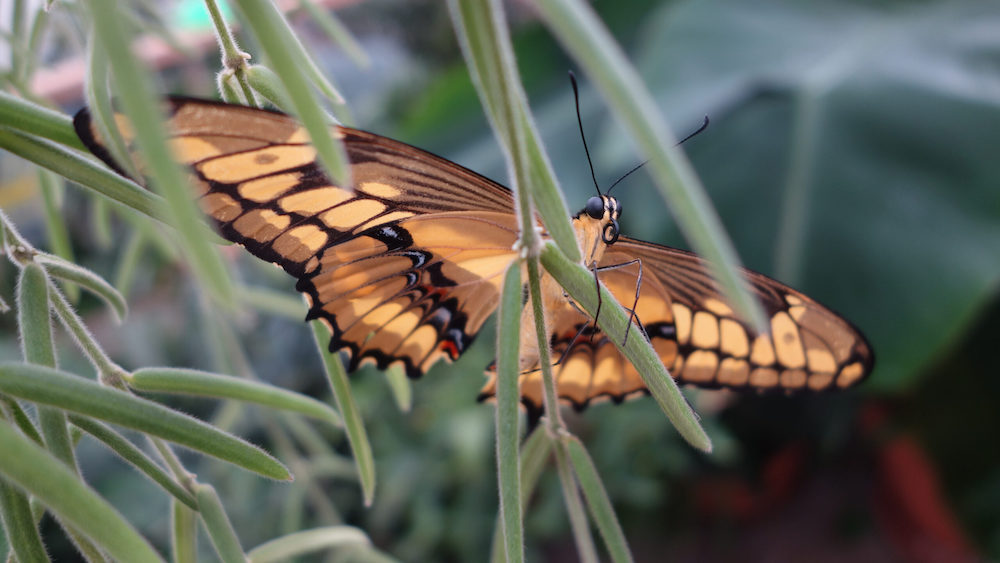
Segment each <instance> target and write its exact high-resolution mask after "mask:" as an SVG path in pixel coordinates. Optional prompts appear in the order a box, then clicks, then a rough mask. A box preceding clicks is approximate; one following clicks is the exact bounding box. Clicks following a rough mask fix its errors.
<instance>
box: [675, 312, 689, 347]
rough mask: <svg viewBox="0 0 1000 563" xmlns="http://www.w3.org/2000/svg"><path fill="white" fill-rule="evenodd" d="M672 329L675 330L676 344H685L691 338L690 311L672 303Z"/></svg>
mask: <svg viewBox="0 0 1000 563" xmlns="http://www.w3.org/2000/svg"><path fill="white" fill-rule="evenodd" d="M673 310H674V327H675V328H677V342H680V343H681V344H687V342H688V339H689V338H691V309H688V308H687V307H685V306H684V305H679V304H677V303H674V305H673Z"/></svg>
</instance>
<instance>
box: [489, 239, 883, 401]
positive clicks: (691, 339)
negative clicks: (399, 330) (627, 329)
mask: <svg viewBox="0 0 1000 563" xmlns="http://www.w3.org/2000/svg"><path fill="white" fill-rule="evenodd" d="M636 260H638V261H640V262H641V263H642V268H643V276H642V281H641V284H640V283H639V281H638V266H637V265H635V264H634V263H633V262H634V261H636ZM628 263H633V264H632V265H630V266H628V267H615V266H618V265H621V264H628ZM597 266H598V271H599V274H598V275H599V278H600V280H601V283H602V284H604V285H605V286H606V287H607V288H608V290H609V291H610V292H611V293H612V294H613V295H615V297H616V299H617V300H618V301H619V302H620V303H622V304H623V305H624V306H626V307H628V306H630V305H631V304H632V303H633V302H635V313H636V317H635V318H636V321H635V326H633V327H632V329H633V332H632V334H633V335H638V334H640V333H641V331H644V332H645V335H646V337H648V338H649V341H650V343H651V344H652V346H653V349H654V350H655V351H656V352H657V354H658V355H659V357H660V359H661V360H662V361H663V363H664V365H665V366H666V367H667V368H668V370H669V371H670V373H671V375H672V376H673V377H674V378H675V379H676V380H677V381H678V382H679V383H687V384H691V385H695V386H698V387H703V388H727V389H737V390H739V389H742V390H755V391H769V390H776V391H786V392H793V391H800V390H810V391H824V390H828V389H843V388H846V387H850V386H853V385H855V384H857V383H858V382H860V381H861V380H862V379H864V378H865V377H866V376H867V375H868V374H869V373H871V370H872V367H873V365H874V355H873V352H872V349H871V346H870V345H869V344H868V342H867V341H866V339H865V337H864V336H863V335H862V334H861V332H860V331H858V330H857V329H856V328H855V327H854V326H852V325H851V324H850V323H849V322H847V321H846V320H844V319H843V318H842V317H840V316H839V315H837V314H836V313H833V312H832V311H830V310H829V309H828V308H826V307H824V306H823V305H821V304H819V303H817V302H816V301H815V300H813V299H811V298H809V297H807V296H806V295H804V294H802V293H800V292H798V291H796V290H794V289H792V288H790V287H788V286H786V285H784V284H782V283H780V282H778V281H775V280H773V279H771V278H768V277H767V276H764V275H762V274H758V273H756V272H752V271H749V270H744V271H743V274H744V276H745V278H746V279H747V281H748V282H749V284H750V287H751V289H752V291H753V292H754V293H755V294H756V296H757V297H758V298H759V299H760V301H761V304H762V305H763V307H764V310H765V313H766V315H767V316H768V321H769V325H770V326H769V328H770V334H762V335H756V334H755V333H754V332H753V330H752V329H751V328H750V326H749V325H748V324H747V323H746V322H744V321H743V320H742V319H741V318H739V317H737V316H736V315H735V314H734V311H733V309H732V308H731V307H730V306H729V305H728V304H727V303H726V300H725V298H724V297H723V296H722V295H721V294H720V293H719V292H718V290H717V288H716V284H715V282H714V281H713V279H712V277H711V275H710V274H709V271H708V269H707V267H706V264H705V262H704V261H703V260H702V259H701V258H699V257H698V256H697V255H695V254H693V253H691V252H687V251H684V250H679V249H676V248H670V247H666V246H661V245H658V244H652V243H648V242H643V241H639V240H634V239H630V238H627V237H621V238H619V240H618V241H617V242H615V243H614V244H613V245H611V246H610V247H609V248H608V249H607V251H606V252H605V253H604V255H603V257H602V259H601V261H600V262H599V263H598V264H597ZM637 287H638V288H639V297H638V300H636V298H635V294H636V288H637ZM548 304H549V307H548V313H547V314H548V315H549V322H550V327H551V330H550V332H551V334H550V342H549V344H550V346H551V349H552V357H553V358H554V359H561V361H560V362H559V364H558V365H556V366H554V367H553V374H554V377H555V379H556V385H557V391H558V394H559V397H560V399H562V400H563V401H565V402H568V403H570V404H572V405H573V406H574V407H576V408H577V409H578V410H581V409H583V408H585V407H586V406H588V405H589V404H591V403H592V402H594V401H601V400H612V401H614V402H616V403H618V402H621V401H623V400H625V399H628V398H631V397H634V396H637V395H641V394H645V393H648V390H647V388H646V385H645V384H644V383H643V381H642V378H641V377H640V375H639V373H638V372H637V371H636V369H635V368H634V367H633V366H632V364H631V363H629V362H628V360H627V359H626V358H625V357H624V356H623V355H622V354H621V352H620V351H619V350H618V348H617V347H616V346H615V344H614V342H612V341H611V339H610V338H609V337H608V336H607V335H606V334H605V333H604V332H603V331H600V330H599V329H595V328H594V327H593V321H592V319H591V318H590V317H589V316H588V315H586V314H584V313H583V312H582V311H581V310H580V309H579V308H578V307H575V306H573V305H572V304H571V303H570V302H569V300H568V298H566V297H565V296H563V297H562V299H561V301H560V300H558V299H557V298H556V296H553V299H552V300H551V301H550V302H549V303H548ZM567 350H568V351H567ZM531 359H532V360H533V363H532V364H530V365H522V368H523V374H522V376H521V395H522V401H523V402H524V404H525V406H526V407H527V408H528V410H529V412H532V413H539V412H540V411H541V409H542V402H543V401H542V393H543V391H542V380H541V372H540V371H539V369H538V362H537V357H532V358H531ZM487 375H488V376H489V379H488V381H487V384H486V386H485V387H484V388H483V390H482V391H481V394H480V398H483V399H485V398H490V397H492V396H494V395H495V392H496V374H495V372H493V371H489V372H488V373H487Z"/></svg>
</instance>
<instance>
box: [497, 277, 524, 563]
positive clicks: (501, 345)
mask: <svg viewBox="0 0 1000 563" xmlns="http://www.w3.org/2000/svg"><path fill="white" fill-rule="evenodd" d="M522 294H523V285H522V284H521V264H520V261H515V262H514V263H513V264H511V265H510V266H509V267H508V268H507V274H506V276H504V281H503V288H502V290H501V293H500V308H499V313H498V315H497V325H498V329H497V373H496V377H497V387H496V390H497V396H496V400H497V405H496V440H497V445H496V455H497V473H498V475H497V477H498V482H499V489H500V516H501V518H500V522H501V530H502V531H503V539H504V541H503V544H504V553H505V554H506V560H507V562H508V563H513V562H515V561H524V524H523V519H524V516H523V515H522V512H521V475H520V469H521V464H520V450H519V448H518V443H519V442H520V438H521V433H520V430H519V429H518V421H519V418H520V412H519V410H518V406H519V404H520V398H521V393H520V391H519V389H518V380H519V378H520V375H521V374H520V372H521V370H520V365H521V364H520V361H519V360H520V354H519V345H520V343H521V330H520V329H521V309H522V307H521V296H522Z"/></svg>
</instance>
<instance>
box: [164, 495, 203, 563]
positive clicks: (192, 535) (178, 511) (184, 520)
mask: <svg viewBox="0 0 1000 563" xmlns="http://www.w3.org/2000/svg"><path fill="white" fill-rule="evenodd" d="M170 512H171V516H172V518H171V519H170V554H171V560H172V561H174V562H175V563H197V561H198V518H197V515H196V513H195V511H194V510H191V509H190V508H188V507H187V506H186V505H185V504H184V503H180V502H177V500H176V499H171V502H170Z"/></svg>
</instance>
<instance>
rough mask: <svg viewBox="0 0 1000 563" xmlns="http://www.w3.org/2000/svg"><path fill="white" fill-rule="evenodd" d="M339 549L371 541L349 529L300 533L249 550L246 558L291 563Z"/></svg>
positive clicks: (267, 562)
mask: <svg viewBox="0 0 1000 563" xmlns="http://www.w3.org/2000/svg"><path fill="white" fill-rule="evenodd" d="M343 546H347V547H350V548H352V549H357V547H358V546H361V547H368V546H371V541H370V540H369V539H368V536H366V535H365V533H364V532H362V531H361V530H359V529H357V528H354V527H352V526H329V527H326V528H315V529H312V530H303V531H301V532H296V533H294V534H288V535H287V536H282V537H280V538H277V539H273V540H271V541H269V542H267V543H262V544H260V545H258V546H257V547H255V548H253V549H251V550H250V552H249V553H247V558H248V559H249V560H250V561H251V562H252V563H271V562H273V561H291V560H292V559H294V558H296V557H300V556H303V555H305V554H307V553H312V552H315V551H321V550H331V551H332V552H333V553H336V550H334V549H332V548H337V547H343Z"/></svg>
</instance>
